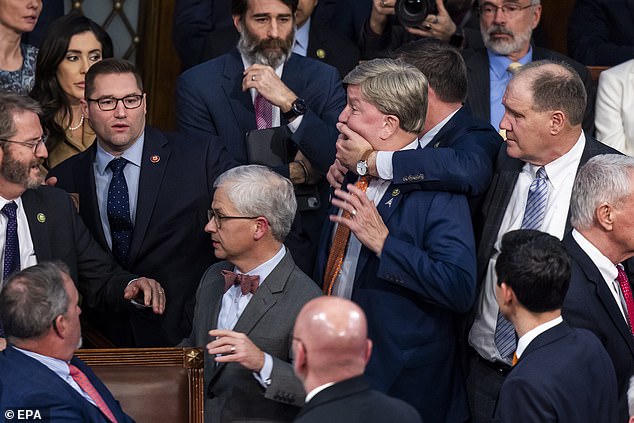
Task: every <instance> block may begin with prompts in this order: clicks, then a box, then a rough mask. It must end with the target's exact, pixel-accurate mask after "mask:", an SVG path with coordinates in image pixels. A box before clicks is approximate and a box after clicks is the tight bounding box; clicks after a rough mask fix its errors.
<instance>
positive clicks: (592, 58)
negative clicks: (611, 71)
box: [568, 0, 634, 66]
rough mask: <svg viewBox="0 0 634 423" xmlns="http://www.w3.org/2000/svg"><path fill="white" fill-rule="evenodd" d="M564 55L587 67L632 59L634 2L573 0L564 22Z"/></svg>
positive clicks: (625, 0)
mask: <svg viewBox="0 0 634 423" xmlns="http://www.w3.org/2000/svg"><path fill="white" fill-rule="evenodd" d="M568 53H569V54H570V57H572V58H573V59H575V60H578V61H579V62H581V63H583V64H584V65H589V66H592V65H594V66H614V65H618V64H619V63H622V62H625V61H626V60H628V59H632V58H634V0H576V1H575V2H574V7H573V9H572V12H571V13H570V20H569V22H568Z"/></svg>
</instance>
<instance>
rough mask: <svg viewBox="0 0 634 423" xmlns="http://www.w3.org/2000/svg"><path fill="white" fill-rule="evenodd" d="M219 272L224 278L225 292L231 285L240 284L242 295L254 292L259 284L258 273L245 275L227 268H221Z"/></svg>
mask: <svg viewBox="0 0 634 423" xmlns="http://www.w3.org/2000/svg"><path fill="white" fill-rule="evenodd" d="M221 273H222V276H223V277H224V278H225V292H227V291H228V290H229V288H231V287H232V286H233V285H240V291H242V295H247V294H248V293H249V292H250V293H252V294H255V291H257V290H258V287H259V286H260V277H259V276H258V275H245V274H242V273H235V272H231V271H229V270H223V271H222V272H221Z"/></svg>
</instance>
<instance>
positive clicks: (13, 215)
mask: <svg viewBox="0 0 634 423" xmlns="http://www.w3.org/2000/svg"><path fill="white" fill-rule="evenodd" d="M17 210H18V205H17V204H15V202H14V201H11V202H10V203H7V204H5V205H4V207H3V208H2V213H3V214H4V215H5V216H6V217H7V219H8V221H7V236H6V242H5V244H4V269H3V271H2V279H3V280H4V281H6V280H7V279H8V278H9V276H10V275H11V274H12V273H14V272H16V271H18V270H20V243H19V242H18V219H17Z"/></svg>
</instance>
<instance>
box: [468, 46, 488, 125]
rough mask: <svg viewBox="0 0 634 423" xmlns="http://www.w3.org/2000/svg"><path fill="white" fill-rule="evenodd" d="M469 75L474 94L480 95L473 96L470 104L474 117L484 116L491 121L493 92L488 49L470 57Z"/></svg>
mask: <svg viewBox="0 0 634 423" xmlns="http://www.w3.org/2000/svg"><path fill="white" fill-rule="evenodd" d="M467 67H468V74H469V76H470V77H471V78H470V80H469V86H472V87H474V88H473V92H474V93H478V94H479V95H473V96H471V98H469V100H468V102H469V105H470V108H471V111H472V112H473V115H474V116H483V117H484V120H485V121H487V122H488V121H490V120H491V103H490V96H489V92H490V90H491V81H490V77H489V56H488V55H487V51H486V49H482V50H480V51H478V52H477V53H476V54H473V55H471V56H470V60H469V62H468V63H467Z"/></svg>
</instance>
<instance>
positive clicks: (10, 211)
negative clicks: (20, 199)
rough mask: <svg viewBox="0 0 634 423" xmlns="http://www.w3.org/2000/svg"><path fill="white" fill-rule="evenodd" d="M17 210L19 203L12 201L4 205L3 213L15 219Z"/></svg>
mask: <svg viewBox="0 0 634 423" xmlns="http://www.w3.org/2000/svg"><path fill="white" fill-rule="evenodd" d="M17 210H18V205H17V204H16V203H15V201H11V202H8V203H7V204H5V205H4V207H3V208H2V213H4V215H5V216H6V217H8V218H9V219H15V217H16V215H17Z"/></svg>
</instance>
